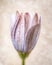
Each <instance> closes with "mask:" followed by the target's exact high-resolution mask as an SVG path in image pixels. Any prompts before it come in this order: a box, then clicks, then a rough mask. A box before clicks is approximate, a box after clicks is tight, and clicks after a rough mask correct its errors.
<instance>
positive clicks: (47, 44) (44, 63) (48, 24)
mask: <svg viewBox="0 0 52 65" xmlns="http://www.w3.org/2000/svg"><path fill="white" fill-rule="evenodd" d="M16 10H18V11H20V12H25V11H29V12H30V13H32V14H33V13H35V12H38V13H39V14H40V15H41V19H42V21H41V33H40V37H39V40H38V42H37V45H36V46H35V48H34V49H33V51H32V52H31V54H30V55H29V57H28V58H27V59H26V65H52V0H21V1H20V0H0V65H21V59H20V57H19V56H18V53H17V52H16V50H15V49H14V47H13V44H12V42H11V38H10V22H11V21H10V17H11V15H12V13H15V12H16Z"/></svg>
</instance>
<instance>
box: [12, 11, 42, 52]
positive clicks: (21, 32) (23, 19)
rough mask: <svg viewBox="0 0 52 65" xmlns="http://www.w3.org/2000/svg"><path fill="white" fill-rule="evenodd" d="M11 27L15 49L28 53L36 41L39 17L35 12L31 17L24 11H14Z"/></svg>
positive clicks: (39, 22) (39, 24)
mask: <svg viewBox="0 0 52 65" xmlns="http://www.w3.org/2000/svg"><path fill="white" fill-rule="evenodd" d="M12 24H13V26H12V28H11V38H12V42H13V45H14V47H15V49H16V50H17V51H19V52H20V51H21V52H23V53H29V52H31V51H32V49H33V48H34V46H35V45H36V43H37V40H38V37H39V33H40V26H41V19H40V18H39V17H38V14H37V13H35V15H34V16H33V17H31V15H30V14H29V13H28V12H26V13H24V14H23V13H21V14H20V13H19V12H18V11H17V12H16V16H15V20H14V23H12Z"/></svg>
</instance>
